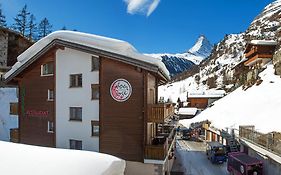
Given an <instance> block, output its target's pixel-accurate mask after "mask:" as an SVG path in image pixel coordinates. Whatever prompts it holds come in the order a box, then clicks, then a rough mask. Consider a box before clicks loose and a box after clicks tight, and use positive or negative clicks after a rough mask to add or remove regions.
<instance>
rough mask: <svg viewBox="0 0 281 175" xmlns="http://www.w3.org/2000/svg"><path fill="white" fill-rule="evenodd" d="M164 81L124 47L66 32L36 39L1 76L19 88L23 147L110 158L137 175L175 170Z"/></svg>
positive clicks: (147, 60)
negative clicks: (161, 96) (161, 89)
mask: <svg viewBox="0 0 281 175" xmlns="http://www.w3.org/2000/svg"><path fill="white" fill-rule="evenodd" d="M168 79H169V73H168V71H167V69H166V67H165V66H164V64H163V63H162V62H161V60H158V59H155V58H152V57H149V56H145V55H142V54H140V53H138V52H137V51H136V50H135V48H134V47H133V46H132V45H130V44H129V43H127V42H124V41H120V40H116V39H111V38H106V37H101V36H96V35H91V34H85V33H80V32H71V31H58V32H54V33H52V34H50V35H48V36H47V37H45V38H43V39H42V40H40V41H38V42H37V43H35V44H34V45H33V46H31V47H30V48H29V49H28V50H26V51H25V52H24V53H23V54H22V55H20V56H19V57H18V62H17V63H16V64H15V65H14V66H13V68H12V69H11V70H10V71H9V72H8V73H7V74H6V75H5V80H6V82H7V83H9V84H16V85H18V87H19V118H20V120H19V126H20V127H19V133H20V137H19V141H20V143H26V144H32V145H41V146H47V147H57V148H66V149H79V150H88V151H96V152H101V153H107V154H111V155H114V156H117V157H120V158H122V159H125V160H126V164H127V167H126V174H136V175H137V174H145V175H147V174H155V175H160V174H161V175H162V174H165V173H169V171H170V169H171V167H172V163H173V155H174V147H175V126H174V124H173V121H172V120H171V119H170V117H171V116H172V115H173V112H174V111H173V105H172V104H166V103H158V102H157V99H158V94H157V87H158V85H160V84H163V83H166V82H167V81H168Z"/></svg>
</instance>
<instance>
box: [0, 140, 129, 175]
mask: <svg viewBox="0 0 281 175" xmlns="http://www.w3.org/2000/svg"><path fill="white" fill-rule="evenodd" d="M0 155H1V156H0V162H1V163H0V174H4V175H31V174H36V175H50V174H55V175H60V174H67V175H122V174H124V170H125V161H124V160H121V159H119V158H116V157H114V156H110V155H106V154H101V153H95V152H88V151H78V150H67V149H55V148H45V147H39V146H29V145H24V144H15V143H8V142H2V141H0Z"/></svg>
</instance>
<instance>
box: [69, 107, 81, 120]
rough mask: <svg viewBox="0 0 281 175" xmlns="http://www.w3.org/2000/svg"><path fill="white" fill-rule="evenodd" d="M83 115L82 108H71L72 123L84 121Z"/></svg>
mask: <svg viewBox="0 0 281 175" xmlns="http://www.w3.org/2000/svg"><path fill="white" fill-rule="evenodd" d="M80 113H81V114H80ZM79 115H80V116H79ZM82 115H83V110H82V107H69V120H70V121H82Z"/></svg>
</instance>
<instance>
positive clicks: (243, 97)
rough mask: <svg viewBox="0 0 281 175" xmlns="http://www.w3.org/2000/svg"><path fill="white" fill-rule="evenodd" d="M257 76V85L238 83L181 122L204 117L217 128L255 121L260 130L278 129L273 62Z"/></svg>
mask: <svg viewBox="0 0 281 175" xmlns="http://www.w3.org/2000/svg"><path fill="white" fill-rule="evenodd" d="M259 76H260V77H261V79H262V80H263V82H262V84H260V85H259V86H252V87H251V88H249V89H247V90H246V91H244V90H242V88H241V87H240V88H238V89H236V90H235V91H233V92H232V93H230V94H228V95H227V96H225V97H224V98H222V99H220V100H218V101H216V102H214V105H213V106H212V107H210V108H207V109H206V110H204V111H203V112H202V113H200V114H199V115H197V116H196V117H194V118H193V119H191V120H182V121H181V123H182V124H183V125H185V126H187V127H188V126H189V124H190V123H194V122H200V121H204V120H207V119H208V120H209V121H211V122H212V124H213V126H215V127H216V128H218V129H225V128H226V127H229V128H236V129H238V128H239V125H255V128H256V129H257V130H259V131H260V132H264V133H267V132H272V131H277V132H280V131H281V128H280V124H279V122H278V121H280V114H281V108H280V106H281V93H280V87H281V78H280V77H279V76H276V75H274V68H273V65H269V66H268V67H267V69H266V70H264V71H263V72H261V73H260V74H259Z"/></svg>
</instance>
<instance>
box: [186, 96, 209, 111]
mask: <svg viewBox="0 0 281 175" xmlns="http://www.w3.org/2000/svg"><path fill="white" fill-rule="evenodd" d="M188 100H189V102H190V106H189V107H194V108H201V109H205V108H206V107H207V106H208V98H189V99H188Z"/></svg>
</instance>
